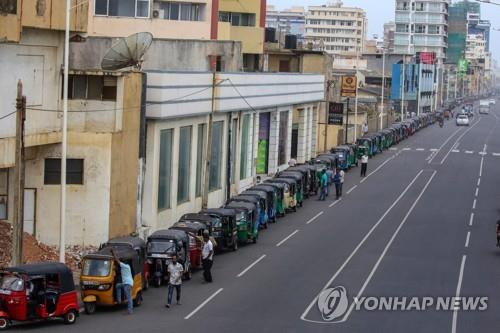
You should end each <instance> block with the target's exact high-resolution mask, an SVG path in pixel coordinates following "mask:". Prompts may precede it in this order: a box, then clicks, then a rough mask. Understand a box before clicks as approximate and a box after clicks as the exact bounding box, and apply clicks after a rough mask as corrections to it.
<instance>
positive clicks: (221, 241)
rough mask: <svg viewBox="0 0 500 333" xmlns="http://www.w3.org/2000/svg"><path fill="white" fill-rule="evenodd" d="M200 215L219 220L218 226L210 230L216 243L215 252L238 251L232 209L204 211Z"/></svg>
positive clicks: (234, 214)
mask: <svg viewBox="0 0 500 333" xmlns="http://www.w3.org/2000/svg"><path fill="white" fill-rule="evenodd" d="M200 214H204V215H209V216H212V217H218V218H220V224H217V225H215V226H213V230H212V236H213V237H214V238H215V241H216V242H217V246H216V249H217V250H219V251H221V250H227V249H230V250H232V251H236V250H238V227H237V225H236V211H235V210H234V209H225V208H211V209H204V210H202V211H201V212H200Z"/></svg>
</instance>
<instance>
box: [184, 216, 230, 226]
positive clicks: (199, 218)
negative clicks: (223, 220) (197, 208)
mask: <svg viewBox="0 0 500 333" xmlns="http://www.w3.org/2000/svg"><path fill="white" fill-rule="evenodd" d="M219 220H220V219H219V218H217V217H213V216H210V215H206V214H199V213H189V214H184V215H182V217H181V218H180V220H179V222H181V221H196V222H201V223H205V224H207V225H212V224H215V223H217V222H218V221H219Z"/></svg>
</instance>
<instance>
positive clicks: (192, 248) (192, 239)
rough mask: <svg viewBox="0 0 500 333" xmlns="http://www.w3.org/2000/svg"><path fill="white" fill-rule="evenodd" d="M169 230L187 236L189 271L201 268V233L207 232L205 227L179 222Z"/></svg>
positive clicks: (198, 223)
mask: <svg viewBox="0 0 500 333" xmlns="http://www.w3.org/2000/svg"><path fill="white" fill-rule="evenodd" d="M169 229H173V230H183V231H185V232H186V233H187V234H188V235H189V261H190V263H191V270H192V269H194V268H201V266H202V262H201V251H202V249H203V232H204V231H205V230H208V227H207V225H206V224H204V223H201V222H198V221H179V222H177V223H175V224H174V225H173V226H171V227H170V228H169Z"/></svg>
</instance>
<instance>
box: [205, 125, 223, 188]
mask: <svg viewBox="0 0 500 333" xmlns="http://www.w3.org/2000/svg"><path fill="white" fill-rule="evenodd" d="M212 126H213V128H212V141H211V143H210V144H211V154H210V177H209V182H208V189H209V191H215V190H217V189H219V188H220V187H221V170H222V150H223V147H222V136H223V135H224V122H223V121H217V122H214V123H213V125H212Z"/></svg>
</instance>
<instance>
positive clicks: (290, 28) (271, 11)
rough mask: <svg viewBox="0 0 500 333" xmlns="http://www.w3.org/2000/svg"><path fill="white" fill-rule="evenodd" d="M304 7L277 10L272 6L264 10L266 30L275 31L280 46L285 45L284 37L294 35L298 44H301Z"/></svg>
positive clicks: (303, 27) (303, 29)
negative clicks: (271, 29)
mask: <svg viewBox="0 0 500 333" xmlns="http://www.w3.org/2000/svg"><path fill="white" fill-rule="evenodd" d="M305 15H306V14H305V9H304V7H291V8H289V9H284V10H278V9H276V8H275V7H274V6H272V5H268V6H267V9H266V28H273V29H275V31H276V38H277V40H278V42H279V43H280V45H284V44H285V36H286V35H295V36H297V40H298V42H299V43H303V41H304V34H305V27H306V17H305Z"/></svg>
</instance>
